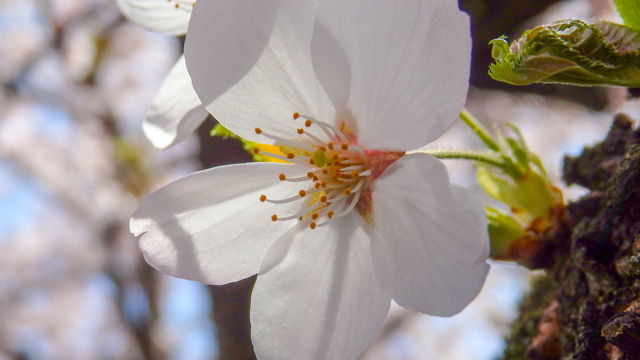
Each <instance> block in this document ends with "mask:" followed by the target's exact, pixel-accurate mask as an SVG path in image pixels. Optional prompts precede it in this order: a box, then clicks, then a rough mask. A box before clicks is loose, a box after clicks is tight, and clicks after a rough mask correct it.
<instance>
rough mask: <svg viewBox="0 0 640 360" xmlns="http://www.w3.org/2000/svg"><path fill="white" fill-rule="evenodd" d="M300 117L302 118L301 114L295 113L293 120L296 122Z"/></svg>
mask: <svg viewBox="0 0 640 360" xmlns="http://www.w3.org/2000/svg"><path fill="white" fill-rule="evenodd" d="M299 117H300V113H297V112H294V113H293V119H294V120H295V119H297V118H299Z"/></svg>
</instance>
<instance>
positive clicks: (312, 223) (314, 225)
mask: <svg viewBox="0 0 640 360" xmlns="http://www.w3.org/2000/svg"><path fill="white" fill-rule="evenodd" d="M309 227H310V228H311V229H315V228H316V223H315V222H313V221H312V222H311V223H310V224H309Z"/></svg>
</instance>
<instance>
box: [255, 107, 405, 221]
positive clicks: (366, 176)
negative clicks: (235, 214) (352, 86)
mask: <svg viewBox="0 0 640 360" xmlns="http://www.w3.org/2000/svg"><path fill="white" fill-rule="evenodd" d="M293 119H294V120H298V119H300V120H304V127H301V128H298V129H297V134H298V136H297V137H295V138H294V139H293V140H292V139H285V138H281V137H279V136H275V135H271V134H266V133H264V132H263V131H262V130H261V129H260V128H256V129H255V131H256V133H257V134H260V135H263V136H266V137H268V138H269V139H271V140H275V145H276V146H278V147H279V149H280V151H281V152H282V154H283V155H279V154H273V153H268V152H265V151H262V152H263V153H266V154H267V155H268V156H271V157H274V158H277V159H281V160H285V161H288V162H291V163H293V164H295V165H301V166H306V167H307V168H308V170H309V171H308V172H307V174H306V175H305V176H301V177H293V178H290V177H288V176H287V175H286V174H284V173H282V174H280V175H279V179H280V181H288V182H293V183H301V184H302V185H303V186H301V189H299V190H298V192H297V194H295V195H293V196H291V197H289V198H286V199H271V198H269V197H268V196H267V195H262V196H260V201H262V202H270V203H274V204H284V203H290V202H293V201H298V200H303V201H304V203H303V205H302V206H301V210H300V211H298V212H297V213H295V214H293V215H288V216H278V215H277V214H274V215H273V216H272V217H271V219H272V220H273V221H286V220H294V219H299V220H302V219H303V218H306V217H310V218H311V222H310V223H309V227H310V228H311V229H315V228H316V227H319V226H324V225H326V224H328V223H329V222H330V220H331V219H334V218H339V217H342V216H345V215H347V214H349V213H350V212H351V211H353V210H354V209H356V210H357V211H358V212H359V213H360V215H362V216H363V218H364V219H365V220H367V221H368V220H369V213H370V211H371V195H370V190H369V187H370V184H371V181H373V179H375V178H376V177H378V176H379V175H380V174H381V173H382V171H383V170H384V169H385V168H386V167H387V166H389V165H390V164H391V163H392V162H394V161H395V160H397V159H399V158H400V157H401V156H402V155H404V152H380V151H367V150H365V149H363V148H362V147H361V146H359V145H358V144H357V139H356V137H355V135H354V134H353V133H352V132H351V130H350V129H349V128H348V127H347V125H346V124H345V123H344V122H343V123H341V124H340V126H339V128H337V127H335V126H333V125H331V124H329V123H326V122H323V121H319V120H316V119H314V118H312V117H309V116H306V115H300V114H299V113H294V114H293ZM312 126H317V127H318V128H320V130H322V132H323V133H324V135H325V137H326V138H325V139H321V138H319V137H317V136H315V135H313V134H311V133H310V132H308V131H305V128H310V127H312ZM253 152H254V153H255V154H258V153H259V152H260V150H258V149H254V150H253ZM363 194H364V195H363Z"/></svg>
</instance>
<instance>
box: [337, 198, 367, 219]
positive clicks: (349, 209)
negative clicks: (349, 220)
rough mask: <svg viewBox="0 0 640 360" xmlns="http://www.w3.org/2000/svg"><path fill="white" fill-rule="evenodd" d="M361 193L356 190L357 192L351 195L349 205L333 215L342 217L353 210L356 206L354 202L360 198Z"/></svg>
mask: <svg viewBox="0 0 640 360" xmlns="http://www.w3.org/2000/svg"><path fill="white" fill-rule="evenodd" d="M361 193H362V191H358V192H357V193H355V195H354V196H353V199H351V203H350V204H349V207H347V209H346V210H344V211H343V212H341V213H340V214H338V215H335V217H337V218H338V217H342V216H345V215H347V214H348V213H350V212H351V210H353V209H354V208H355V207H356V204H357V203H358V200H360V194H361Z"/></svg>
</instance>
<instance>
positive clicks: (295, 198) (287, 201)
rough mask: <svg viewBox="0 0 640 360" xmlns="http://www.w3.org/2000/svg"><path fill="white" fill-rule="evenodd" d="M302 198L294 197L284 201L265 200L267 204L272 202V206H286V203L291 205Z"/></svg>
mask: <svg viewBox="0 0 640 360" xmlns="http://www.w3.org/2000/svg"><path fill="white" fill-rule="evenodd" d="M299 199H300V196H299V195H294V196H292V197H288V198H286V199H282V200H271V199H265V200H266V201H267V202H270V203H272V204H286V203H290V202H293V201H296V200H299Z"/></svg>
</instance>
